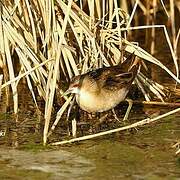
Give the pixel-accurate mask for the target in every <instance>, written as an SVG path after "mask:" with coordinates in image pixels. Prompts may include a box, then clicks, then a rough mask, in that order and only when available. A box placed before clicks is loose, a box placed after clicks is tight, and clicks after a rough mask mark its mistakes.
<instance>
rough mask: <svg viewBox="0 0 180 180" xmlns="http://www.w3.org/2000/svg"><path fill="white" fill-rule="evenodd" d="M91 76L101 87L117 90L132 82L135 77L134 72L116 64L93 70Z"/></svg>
mask: <svg viewBox="0 0 180 180" xmlns="http://www.w3.org/2000/svg"><path fill="white" fill-rule="evenodd" d="M89 76H90V77H91V78H92V79H94V80H95V81H96V82H97V84H98V86H99V89H102V88H104V89H107V90H115V89H116V88H117V89H119V88H120V87H121V86H122V87H123V86H124V85H125V84H128V83H130V82H131V81H132V78H133V73H132V72H126V71H124V70H123V69H122V68H120V67H119V66H114V67H111V68H108V67H107V68H103V69H102V68H100V69H97V70H95V71H91V72H90V73H89Z"/></svg>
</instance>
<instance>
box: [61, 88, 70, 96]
mask: <svg viewBox="0 0 180 180" xmlns="http://www.w3.org/2000/svg"><path fill="white" fill-rule="evenodd" d="M71 92H72V89H67V90H66V91H65V92H64V93H63V94H62V96H61V97H63V96H67V95H68V94H70V93H71Z"/></svg>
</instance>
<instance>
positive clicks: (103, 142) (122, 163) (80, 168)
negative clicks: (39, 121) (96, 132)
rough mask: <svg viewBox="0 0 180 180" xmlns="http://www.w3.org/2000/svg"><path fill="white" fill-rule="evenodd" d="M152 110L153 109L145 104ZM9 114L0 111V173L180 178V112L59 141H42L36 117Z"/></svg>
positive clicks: (33, 177)
mask: <svg viewBox="0 0 180 180" xmlns="http://www.w3.org/2000/svg"><path fill="white" fill-rule="evenodd" d="M148 110H151V112H152V109H148V108H147V107H146V109H144V111H148ZM153 110H154V111H155V112H157V113H160V112H162V111H163V112H164V111H167V109H156V108H154V109H153ZM138 112H139V111H137V112H136V113H133V115H132V114H131V121H135V119H136V118H139V117H140V116H141V115H142V114H139V113H138ZM31 118H32V117H31ZM10 119H11V116H7V115H6V116H1V130H2V131H3V132H5V133H4V134H3V133H2V134H3V135H5V136H1V137H0V179H18V180H21V179H23V180H24V179H28V180H29V179H30V180H36V179H47V180H56V179H79V180H81V179H82V180H84V179H90V180H91V179H150V180H151V179H180V157H179V156H178V155H177V156H175V151H176V149H175V148H172V145H173V144H175V143H176V142H177V140H178V139H179V137H180V128H179V127H180V122H179V119H180V113H177V114H175V115H171V116H169V117H167V118H164V119H162V120H160V121H158V122H155V123H152V124H149V125H146V126H143V127H140V128H138V129H133V130H129V131H123V132H119V133H115V134H111V135H107V136H104V137H99V138H96V139H92V140H88V141H83V142H79V143H74V144H68V145H64V146H59V147H49V146H48V147H43V146H42V145H41V142H42V141H41V133H40V132H38V131H35V130H34V129H33V127H32V126H33V123H29V125H26V126H24V127H23V126H18V127H16V126H15V125H12V123H8V121H11V120H10ZM32 119H33V118H32ZM4 120H6V121H4ZM2 122H3V123H2ZM5 122H6V123H5ZM3 128H4V129H3ZM20 130H21V132H19V131H20ZM56 138H58V137H56ZM53 140H54V139H52V141H53Z"/></svg>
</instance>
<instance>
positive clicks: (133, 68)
mask: <svg viewBox="0 0 180 180" xmlns="http://www.w3.org/2000/svg"><path fill="white" fill-rule="evenodd" d="M135 59H136V55H135V54H134V53H132V54H131V55H130V56H129V57H128V58H127V59H126V60H124V62H122V63H119V64H117V65H115V66H110V67H102V68H99V69H96V70H93V71H89V72H87V73H85V74H81V75H77V76H74V77H73V78H72V79H71V82H70V85H69V88H68V90H67V91H66V92H65V93H64V94H65V95H67V94H69V93H73V94H75V98H76V102H77V104H78V105H79V106H80V108H81V109H82V110H84V111H86V112H88V113H96V112H104V111H108V110H110V109H113V110H114V108H115V107H116V106H117V105H118V104H119V103H120V102H122V101H124V100H125V99H126V96H127V94H128V92H129V89H130V87H131V85H132V83H133V81H134V79H135V77H136V76H137V73H138V69H139V65H140V63H139V61H135ZM128 103H129V108H128V109H129V111H130V109H131V107H130V106H132V104H131V102H130V101H128ZM113 113H114V112H113ZM126 113H127V112H126ZM128 114H129V113H128ZM128 114H126V115H125V116H126V117H125V118H124V120H125V119H127V116H128ZM115 117H117V116H115Z"/></svg>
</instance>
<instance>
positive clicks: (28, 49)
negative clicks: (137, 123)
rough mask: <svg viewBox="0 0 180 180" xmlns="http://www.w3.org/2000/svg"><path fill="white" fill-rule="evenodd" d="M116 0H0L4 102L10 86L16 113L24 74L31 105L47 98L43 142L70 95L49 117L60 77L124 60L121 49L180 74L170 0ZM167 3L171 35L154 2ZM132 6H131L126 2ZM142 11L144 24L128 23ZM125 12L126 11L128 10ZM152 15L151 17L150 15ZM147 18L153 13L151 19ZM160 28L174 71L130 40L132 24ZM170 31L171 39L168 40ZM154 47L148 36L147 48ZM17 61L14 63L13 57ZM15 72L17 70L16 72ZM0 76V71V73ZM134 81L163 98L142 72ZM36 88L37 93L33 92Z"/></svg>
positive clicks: (0, 40) (176, 38)
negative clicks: (167, 0) (158, 17)
mask: <svg viewBox="0 0 180 180" xmlns="http://www.w3.org/2000/svg"><path fill="white" fill-rule="evenodd" d="M118 2H119V1H116V0H109V1H108V0H107V1H105V0H102V1H101V0H85V1H83V0H78V1H73V0H69V1H63V0H55V1H51V0H45V1H43V0H31V1H29V0H22V1H13V0H12V1H3V0H2V1H0V9H1V11H0V38H1V39H0V52H1V56H0V68H1V71H2V72H0V73H2V74H3V84H2V86H1V89H4V88H5V92H6V93H5V96H6V106H8V105H9V95H10V92H11V91H10V89H9V86H10V87H11V89H12V95H13V102H14V113H15V114H18V109H19V107H18V105H19V103H18V96H19V94H18V93H19V92H18V91H17V87H18V84H19V82H20V81H21V80H22V79H26V82H27V87H28V88H29V92H30V93H31V95H32V98H33V101H34V104H35V107H36V108H37V109H39V107H38V104H37V96H40V97H41V98H42V99H43V100H44V102H45V109H44V135H43V142H44V144H46V143H47V138H48V136H49V135H50V134H51V133H52V131H53V130H54V128H55V126H56V125H57V123H58V122H59V120H60V118H61V116H62V114H63V112H64V111H65V110H66V108H67V106H68V104H69V103H70V101H71V99H72V97H71V96H70V97H69V98H67V97H65V103H64V104H62V105H61V108H60V110H59V111H58V113H57V117H56V120H55V121H54V122H52V124H53V125H52V127H51V128H50V122H51V121H52V119H51V116H52V111H53V104H54V97H55V93H57V92H60V94H62V93H63V89H64V87H63V86H62V83H61V82H62V81H64V80H66V81H68V80H69V79H70V78H72V76H74V75H78V74H81V73H84V72H87V71H89V70H91V69H96V68H99V67H102V66H110V65H114V64H117V63H118V62H119V61H120V60H122V59H123V58H124V57H123V52H124V51H125V52H129V53H133V52H134V53H135V54H136V55H137V56H138V57H139V58H141V59H143V60H144V61H149V62H151V63H154V64H156V65H157V66H159V67H161V68H162V69H164V70H165V71H166V72H167V73H168V74H169V75H170V76H171V77H172V78H173V79H174V80H175V81H176V82H178V83H180V80H179V67H178V63H177V46H178V41H179V34H180V33H179V32H180V31H178V33H177V34H176V25H175V16H174V6H175V5H174V1H170V4H164V2H163V1H161V3H159V4H158V3H157V1H156V0H153V4H152V6H148V7H147V6H146V5H147V4H148V3H145V1H140V0H136V1H132V3H127V1H122V3H121V4H119V3H118ZM166 6H169V7H170V17H171V18H170V22H171V25H172V26H171V35H169V33H168V31H167V29H166V26H165V25H156V24H155V19H156V12H157V7H158V8H163V9H165V13H166V14H167V13H168V12H167V10H166V9H167V7H166ZM130 7H132V8H130ZM137 9H139V10H140V11H143V13H144V14H145V15H146V19H147V21H146V22H148V24H147V25H148V26H146V24H144V25H143V26H135V27H132V22H133V21H135V24H137V25H138V23H139V22H137V18H135V16H138V11H137ZM127 12H129V13H130V14H129V15H128V13H127ZM152 17H153V18H152ZM149 18H152V21H151V23H150V20H149ZM157 28H161V29H163V31H162V33H164V34H165V36H166V39H167V43H168V46H169V48H170V51H171V54H172V59H173V61H172V62H173V63H174V65H175V68H176V75H175V74H173V73H172V72H171V71H170V70H169V69H168V68H167V67H165V66H164V65H163V63H161V62H160V61H159V60H157V59H156V58H155V57H153V56H152V55H151V54H150V53H148V52H147V51H145V50H144V49H142V48H141V47H139V46H137V45H135V44H134V43H132V42H130V41H128V38H127V37H128V34H127V32H128V33H129V34H131V35H132V36H133V30H135V29H136V30H138V29H150V30H151V36H152V37H153V39H154V38H155V36H156V35H155V29H157ZM170 36H172V37H173V38H172V41H171V40H170V38H169V37H170ZM155 47H156V44H155V41H152V42H151V52H152V53H153V52H154V49H155ZM15 61H16V62H17V63H16V64H18V65H19V67H20V68H17V67H16V66H15V65H14V62H15ZM15 72H16V73H15ZM1 77H2V76H1ZM136 83H137V85H138V86H139V88H140V89H141V91H142V92H143V94H144V96H145V99H146V100H147V101H150V99H151V97H150V96H149V95H148V92H147V88H149V90H150V91H151V92H152V93H153V94H154V95H155V96H157V98H159V99H160V100H161V101H164V99H163V97H164V95H165V94H164V92H163V90H164V87H163V86H161V85H159V84H157V83H156V82H154V81H152V80H150V79H148V78H147V77H145V76H144V75H143V74H142V73H139V75H138V77H137V78H136ZM35 89H37V92H38V93H35Z"/></svg>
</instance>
